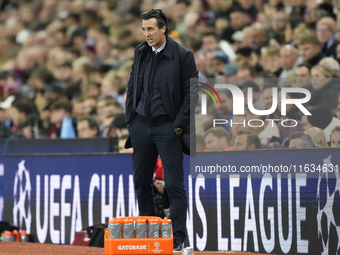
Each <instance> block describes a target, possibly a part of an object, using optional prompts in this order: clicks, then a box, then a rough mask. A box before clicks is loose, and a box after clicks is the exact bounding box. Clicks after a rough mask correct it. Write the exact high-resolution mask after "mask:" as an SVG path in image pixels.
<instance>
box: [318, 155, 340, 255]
mask: <svg viewBox="0 0 340 255" xmlns="http://www.w3.org/2000/svg"><path fill="white" fill-rule="evenodd" d="M331 158H332V156H329V157H328V158H326V159H324V164H327V165H330V164H332V162H331ZM339 197H340V176H339V172H338V171H332V170H330V169H329V171H326V172H323V171H321V172H320V174H319V179H318V188H317V197H316V199H317V203H318V213H317V215H316V219H317V224H318V238H319V241H321V243H322V253H321V254H323V255H326V254H327V255H328V254H330V253H329V252H330V249H332V250H333V251H336V254H338V252H339V251H340V219H339V218H337V219H336V218H335V215H334V214H335V212H334V208H335V207H336V206H337V203H339ZM331 230H332V231H331ZM334 230H335V232H336V234H335V233H334ZM331 246H332V248H331Z"/></svg>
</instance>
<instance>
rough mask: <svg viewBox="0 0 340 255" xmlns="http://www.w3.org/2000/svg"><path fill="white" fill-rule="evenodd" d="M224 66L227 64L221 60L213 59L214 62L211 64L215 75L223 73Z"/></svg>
mask: <svg viewBox="0 0 340 255" xmlns="http://www.w3.org/2000/svg"><path fill="white" fill-rule="evenodd" d="M224 65H225V63H224V62H222V61H221V60H218V59H213V60H212V62H211V69H212V70H213V71H214V72H215V73H218V72H220V71H222V69H223V67H224Z"/></svg>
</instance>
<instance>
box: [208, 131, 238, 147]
mask: <svg viewBox="0 0 340 255" xmlns="http://www.w3.org/2000/svg"><path fill="white" fill-rule="evenodd" d="M204 140H205V145H206V148H207V149H206V150H207V151H231V150H233V147H232V146H230V136H229V134H228V132H227V131H226V130H225V129H224V128H222V127H213V128H211V129H209V130H208V131H207V132H206V133H205V135H204Z"/></svg>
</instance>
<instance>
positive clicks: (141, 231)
mask: <svg viewBox="0 0 340 255" xmlns="http://www.w3.org/2000/svg"><path fill="white" fill-rule="evenodd" d="M136 238H146V220H145V219H138V220H136Z"/></svg>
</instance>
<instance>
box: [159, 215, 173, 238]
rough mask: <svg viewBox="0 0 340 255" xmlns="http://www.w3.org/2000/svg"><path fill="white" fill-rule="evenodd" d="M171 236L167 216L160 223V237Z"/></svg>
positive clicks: (169, 221) (170, 227) (170, 224)
mask: <svg viewBox="0 0 340 255" xmlns="http://www.w3.org/2000/svg"><path fill="white" fill-rule="evenodd" d="M171 236H172V223H171V220H169V219H168V218H167V217H165V218H164V220H163V221H162V223H161V237H162V238H171Z"/></svg>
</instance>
